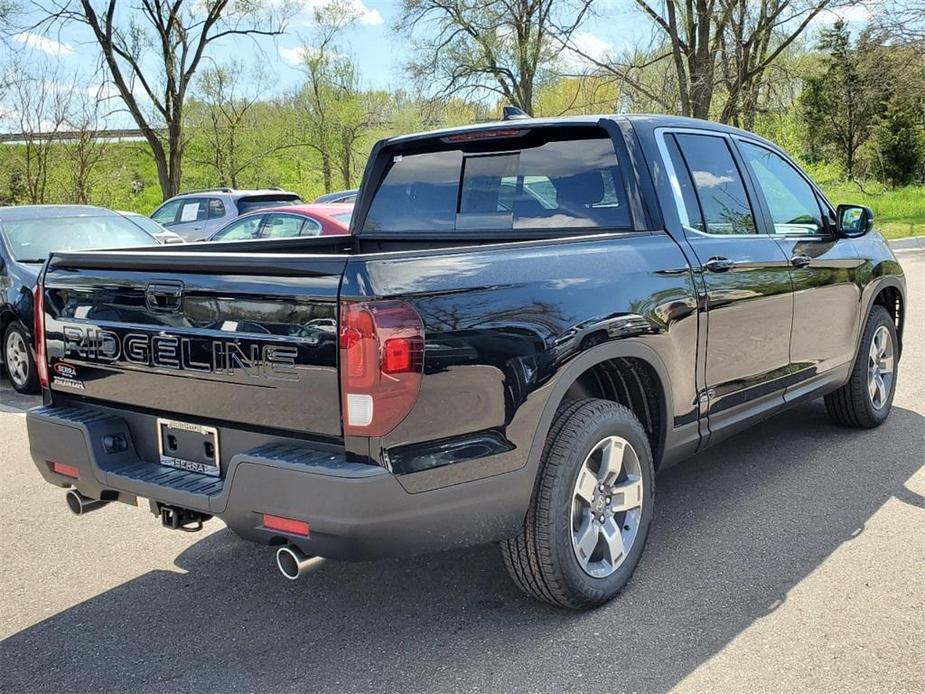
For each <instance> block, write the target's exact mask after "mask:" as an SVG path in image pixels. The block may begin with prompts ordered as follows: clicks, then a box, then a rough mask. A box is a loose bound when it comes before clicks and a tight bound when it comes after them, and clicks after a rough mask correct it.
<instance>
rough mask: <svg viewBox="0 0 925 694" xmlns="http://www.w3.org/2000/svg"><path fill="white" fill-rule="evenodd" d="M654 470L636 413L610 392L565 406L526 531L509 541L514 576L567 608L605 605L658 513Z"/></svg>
mask: <svg viewBox="0 0 925 694" xmlns="http://www.w3.org/2000/svg"><path fill="white" fill-rule="evenodd" d="M654 492H655V472H654V467H653V461H652V452H651V450H650V447H649V441H648V438H647V437H646V433H645V431H644V430H643V428H642V425H641V424H640V423H639V420H637V419H636V417H635V416H634V415H633V413H632V412H631V411H630V410H629V409H627V408H626V407H624V406H622V405H618V404H617V403H614V402H610V401H607V400H593V399H589V400H581V401H578V402H573V403H569V404H567V405H566V406H563V407H562V408H560V410H559V412H558V413H557V415H556V418H555V419H554V420H553V425H552V428H551V429H550V432H549V437H548V438H547V441H546V446H545V449H544V451H543V458H542V460H541V463H540V471H539V475H538V479H537V483H536V489H535V491H534V495H533V500H532V502H531V504H530V508H529V510H528V511H527V516H526V519H525V520H524V526H523V529H522V530H521V532H520V533H519V534H518V535H517V536H515V537H514V538H511V539H510V540H506V541H505V542H503V543H502V545H501V550H502V555H503V557H504V562H505V565H506V566H507V569H508V572H509V573H510V574H511V576H512V578H513V579H514V582H515V583H517V585H518V586H519V587H520V588H521V589H522V590H523V591H524V592H526V593H527V594H528V595H531V596H533V597H535V598H537V599H538V600H542V601H544V602H548V603H551V604H553V605H556V606H559V607H570V608H574V609H584V608H591V607H596V606H598V605H601V604H603V603H605V602H607V601H608V600H610V599H611V598H613V597H614V596H615V595H617V593H619V592H620V591H621V590H622V589H623V587H624V586H625V585H626V583H627V581H629V579H630V577H631V576H632V574H633V571H634V570H635V568H636V565H637V564H638V563H639V558H640V557H641V556H642V551H643V548H644V547H645V543H646V537H647V536H648V533H649V524H650V522H651V520H652V513H653V505H654V501H655V498H654Z"/></svg>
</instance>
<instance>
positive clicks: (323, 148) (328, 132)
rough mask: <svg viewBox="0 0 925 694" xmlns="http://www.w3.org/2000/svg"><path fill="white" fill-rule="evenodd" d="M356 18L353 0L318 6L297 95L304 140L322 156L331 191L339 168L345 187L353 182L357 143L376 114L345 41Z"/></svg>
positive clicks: (326, 183)
mask: <svg viewBox="0 0 925 694" xmlns="http://www.w3.org/2000/svg"><path fill="white" fill-rule="evenodd" d="M356 21H357V14H356V9H355V8H354V6H353V5H352V4H351V3H349V2H343V1H337V0H335V2H331V3H328V4H326V5H323V6H321V7H318V8H316V10H315V14H314V28H313V32H312V35H311V37H310V38H309V39H308V40H307V41H306V42H305V43H304V45H303V46H302V69H303V71H304V72H305V77H306V80H305V84H304V85H303V86H302V87H301V88H300V89H299V91H298V92H297V93H296V94H295V96H294V98H293V104H294V106H295V113H296V116H297V120H298V123H297V126H296V127H297V128H298V130H299V131H301V132H302V137H301V138H300V141H301V142H302V143H303V144H304V145H305V146H307V147H309V148H311V149H313V150H315V151H316V152H317V153H318V155H319V156H320V158H321V175H322V179H323V184H324V190H325V192H330V191H331V190H333V188H334V175H335V172H337V173H339V175H340V180H341V183H342V184H343V186H344V187H345V188H350V187H352V185H353V182H354V176H355V168H356V164H355V162H354V155H355V148H356V144H357V141H358V140H359V139H360V137H361V136H362V134H363V133H364V131H365V130H366V128H367V127H368V126H369V124H370V121H371V117H372V110H371V106H372V103H374V100H373V99H372V98H371V95H366V94H363V93H362V92H361V91H360V87H359V75H358V72H357V69H356V65H355V64H354V62H353V59H352V58H351V57H350V56H349V55H348V54H347V53H346V52H345V46H344V45H342V43H341V41H342V36H343V32H344V30H345V29H347V28H348V27H350V26H352V25H353V24H354V23H355V22H356Z"/></svg>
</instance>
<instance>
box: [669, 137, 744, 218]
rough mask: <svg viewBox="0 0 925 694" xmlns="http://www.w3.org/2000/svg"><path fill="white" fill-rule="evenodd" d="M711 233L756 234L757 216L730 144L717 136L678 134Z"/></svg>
mask: <svg viewBox="0 0 925 694" xmlns="http://www.w3.org/2000/svg"><path fill="white" fill-rule="evenodd" d="M675 137H676V138H677V140H678V147H679V148H680V150H681V155H682V156H683V157H684V161H685V162H686V164H687V170H688V171H689V172H690V176H691V179H692V180H693V181H694V188H695V190H696V191H697V199H698V201H699V202H700V209H701V211H702V214H703V222H702V226H703V227H704V228H703V231H706V232H707V233H710V234H754V233H755V217H754V215H753V214H752V207H751V204H750V203H749V200H748V194H747V193H746V192H745V184H744V183H743V182H742V175H741V173H739V168H738V167H737V166H736V163H735V160H734V159H733V158H732V152H731V151H730V150H729V145H728V144H727V142H726V139H725V138H723V137H716V136H715V135H692V134H689V133H678V134H677V135H675Z"/></svg>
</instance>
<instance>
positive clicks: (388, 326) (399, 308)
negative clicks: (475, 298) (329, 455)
mask: <svg viewBox="0 0 925 694" xmlns="http://www.w3.org/2000/svg"><path fill="white" fill-rule="evenodd" d="M340 326H341V331H340V387H341V406H342V408H343V415H344V434H345V435H346V436H384V435H385V434H387V433H389V432H390V431H392V429H394V428H395V427H396V426H398V424H399V423H400V422H401V421H402V420H403V419H404V418H405V417H406V416H407V415H408V413H409V412H410V411H411V408H412V407H414V403H415V401H416V400H417V397H418V391H419V390H420V388H421V373H422V371H423V368H424V325H423V323H422V322H421V317H420V316H419V315H418V314H417V312H416V311H415V310H414V309H413V308H411V306H409V305H408V304H406V303H405V302H403V301H344V302H341V306H340Z"/></svg>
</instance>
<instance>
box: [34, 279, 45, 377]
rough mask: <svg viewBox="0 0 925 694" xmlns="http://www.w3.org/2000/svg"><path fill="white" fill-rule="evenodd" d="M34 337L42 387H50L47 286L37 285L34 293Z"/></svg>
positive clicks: (36, 364) (37, 367)
mask: <svg viewBox="0 0 925 694" xmlns="http://www.w3.org/2000/svg"><path fill="white" fill-rule="evenodd" d="M33 299H34V300H33V302H32V305H33V310H34V317H33V321H34V322H33V325H32V327H33V331H32V332H33V333H34V335H33V339H34V340H35V368H36V371H37V373H38V375H39V383H40V384H41V385H42V388H47V387H48V361H47V358H46V355H45V286H44V285H43V284H42V283H41V282H39V283H38V284H37V285H35V294H34V295H33Z"/></svg>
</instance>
